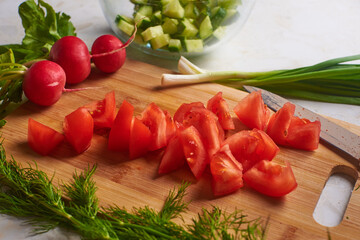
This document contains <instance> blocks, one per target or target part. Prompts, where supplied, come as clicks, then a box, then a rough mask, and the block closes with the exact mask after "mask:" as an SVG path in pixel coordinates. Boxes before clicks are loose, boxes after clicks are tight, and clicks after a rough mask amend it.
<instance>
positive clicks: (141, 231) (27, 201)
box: [0, 140, 262, 240]
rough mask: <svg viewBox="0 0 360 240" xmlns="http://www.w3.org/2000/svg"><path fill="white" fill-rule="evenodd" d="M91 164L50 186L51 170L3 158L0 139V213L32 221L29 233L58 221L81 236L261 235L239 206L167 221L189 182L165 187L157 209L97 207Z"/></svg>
mask: <svg viewBox="0 0 360 240" xmlns="http://www.w3.org/2000/svg"><path fill="white" fill-rule="evenodd" d="M95 170H96V165H94V166H93V167H92V168H90V167H88V168H87V169H85V170H84V172H82V173H80V174H78V173H77V172H76V171H75V173H74V175H73V180H72V182H70V183H67V184H63V185H62V186H60V187H56V186H54V184H53V179H54V175H53V176H52V177H51V178H49V177H48V176H47V175H46V173H45V172H43V171H41V170H39V169H38V167H37V165H36V163H35V167H32V166H31V165H30V164H29V165H28V166H27V167H25V168H24V167H22V166H21V165H20V164H19V163H17V162H16V161H15V159H13V158H11V159H10V160H9V161H7V159H6V152H5V149H4V147H3V140H1V141H0V184H1V185H0V186H1V191H0V213H1V214H8V215H12V216H16V217H21V218H24V219H25V220H26V222H27V223H28V224H31V225H33V226H34V232H33V233H34V234H41V233H44V232H47V231H49V230H51V229H53V228H55V227H58V226H59V227H63V228H66V229H68V230H69V231H72V232H76V233H78V234H79V235H80V236H81V237H82V238H83V239H96V240H99V239H108V240H112V239H114V240H116V239H144V240H155V239H156V240H159V239H160V240H162V239H171V240H175V239H176V240H178V239H179V240H181V239H184V240H193V239H194V240H197V239H262V238H259V237H258V236H260V235H259V234H260V233H261V229H262V228H261V225H260V222H259V221H258V220H254V221H247V220H246V219H245V217H246V216H245V215H243V214H242V213H241V212H240V211H235V212H234V213H232V214H225V213H223V212H222V211H221V209H219V208H217V207H213V209H212V210H211V211H208V210H206V209H203V212H202V214H199V215H198V220H193V225H189V226H184V225H180V224H177V223H175V222H173V221H172V220H173V219H175V218H180V219H182V214H183V213H184V212H185V211H186V210H187V207H188V204H189V203H188V202H185V201H184V197H185V195H186V189H187V187H188V186H189V185H190V183H182V184H181V185H180V186H179V187H178V188H174V189H172V190H170V191H169V195H168V197H167V198H166V199H165V202H164V205H163V208H162V209H161V210H160V211H156V210H155V209H153V208H150V207H149V206H145V207H141V208H133V209H132V210H131V211H127V210H126V209H125V208H121V207H118V206H116V205H114V206H110V207H107V208H101V209H100V208H99V203H98V202H99V200H98V198H97V197H96V190H97V187H96V184H95V181H94V180H93V179H92V176H93V175H94V173H95ZM243 226H245V227H243Z"/></svg>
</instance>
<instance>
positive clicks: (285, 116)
mask: <svg viewBox="0 0 360 240" xmlns="http://www.w3.org/2000/svg"><path fill="white" fill-rule="evenodd" d="M294 113H295V105H294V104H291V103H289V102H287V103H285V104H284V106H283V107H282V108H280V109H279V110H278V111H277V112H276V113H275V114H273V115H271V118H270V120H269V125H268V127H267V130H266V133H267V134H268V135H269V136H270V137H271V138H272V139H273V140H274V141H275V142H276V143H277V144H280V145H286V137H287V136H288V130H289V126H290V123H291V119H292V116H293V115H294Z"/></svg>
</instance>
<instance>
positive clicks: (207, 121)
mask: <svg viewBox="0 0 360 240" xmlns="http://www.w3.org/2000/svg"><path fill="white" fill-rule="evenodd" d="M182 124H183V126H184V127H189V126H194V127H195V128H196V129H197V130H198V131H199V133H200V136H201V137H202V139H203V143H204V146H205V149H206V150H207V152H208V154H209V159H210V157H211V156H212V155H213V154H215V153H216V152H217V151H218V150H219V149H220V146H221V143H222V141H223V140H224V131H223V129H222V128H221V126H220V125H219V121H218V118H217V116H216V115H215V114H214V113H213V112H211V111H210V110H208V109H206V108H193V109H192V110H191V111H189V112H188V113H186V114H185V116H184V120H183V122H182Z"/></svg>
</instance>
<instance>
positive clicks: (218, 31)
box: [213, 26, 226, 40]
mask: <svg viewBox="0 0 360 240" xmlns="http://www.w3.org/2000/svg"><path fill="white" fill-rule="evenodd" d="M225 31H226V27H223V26H220V27H218V28H217V29H216V30H215V31H214V32H213V36H214V37H216V38H217V39H218V40H220V39H221V38H222V37H224V36H225Z"/></svg>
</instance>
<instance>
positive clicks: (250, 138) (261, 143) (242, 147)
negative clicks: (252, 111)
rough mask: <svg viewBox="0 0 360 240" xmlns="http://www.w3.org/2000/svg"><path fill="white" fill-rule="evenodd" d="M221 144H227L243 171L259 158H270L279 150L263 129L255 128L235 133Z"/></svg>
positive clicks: (259, 159)
mask: <svg viewBox="0 0 360 240" xmlns="http://www.w3.org/2000/svg"><path fill="white" fill-rule="evenodd" d="M223 144H229V147H230V150H231V152H232V154H233V155H234V157H235V159H236V160H238V161H239V162H240V163H241V164H242V166H243V169H244V172H246V171H247V170H249V169H250V168H251V167H252V166H253V165H255V164H256V163H257V162H259V161H261V160H272V159H273V158H274V157H275V156H276V154H277V153H278V152H279V151H280V149H279V147H278V146H277V145H276V144H275V142H274V141H273V140H272V139H271V138H270V137H269V136H268V135H267V134H266V133H265V132H264V131H261V130H258V129H256V128H254V129H253V130H243V131H240V132H238V133H235V134H234V135H231V136H230V137H228V138H227V139H226V140H225V141H224V143H223Z"/></svg>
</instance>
